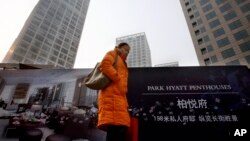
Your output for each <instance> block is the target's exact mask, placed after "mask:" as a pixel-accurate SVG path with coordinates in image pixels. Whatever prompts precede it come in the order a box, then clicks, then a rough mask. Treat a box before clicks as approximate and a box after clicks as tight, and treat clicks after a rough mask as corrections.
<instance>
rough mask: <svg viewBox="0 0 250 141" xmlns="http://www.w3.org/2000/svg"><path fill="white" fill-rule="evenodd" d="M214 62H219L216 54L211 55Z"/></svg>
mask: <svg viewBox="0 0 250 141" xmlns="http://www.w3.org/2000/svg"><path fill="white" fill-rule="evenodd" d="M210 59H211V62H212V63H216V62H218V60H217V57H216V55H214V56H211V57H210Z"/></svg>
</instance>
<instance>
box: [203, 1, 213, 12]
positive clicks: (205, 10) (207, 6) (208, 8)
mask: <svg viewBox="0 0 250 141" xmlns="http://www.w3.org/2000/svg"><path fill="white" fill-rule="evenodd" d="M212 8H213V7H212V5H211V4H210V3H209V4H208V5H206V6H204V7H203V8H202V10H203V12H204V13H206V12H208V11H209V10H211V9H212Z"/></svg>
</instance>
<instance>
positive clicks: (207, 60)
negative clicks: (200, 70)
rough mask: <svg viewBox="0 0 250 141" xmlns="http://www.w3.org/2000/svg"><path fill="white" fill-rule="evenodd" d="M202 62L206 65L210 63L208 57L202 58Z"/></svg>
mask: <svg viewBox="0 0 250 141" xmlns="http://www.w3.org/2000/svg"><path fill="white" fill-rule="evenodd" d="M204 63H205V65H206V66H208V65H210V64H211V62H210V59H209V58H207V59H204Z"/></svg>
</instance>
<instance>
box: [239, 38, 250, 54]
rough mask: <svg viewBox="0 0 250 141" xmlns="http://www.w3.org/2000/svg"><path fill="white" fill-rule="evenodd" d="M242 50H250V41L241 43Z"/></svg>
mask: <svg viewBox="0 0 250 141" xmlns="http://www.w3.org/2000/svg"><path fill="white" fill-rule="evenodd" d="M239 46H240V49H241V51H242V52H246V51H250V41H248V42H245V43H242V44H239Z"/></svg>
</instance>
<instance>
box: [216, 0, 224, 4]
mask: <svg viewBox="0 0 250 141" xmlns="http://www.w3.org/2000/svg"><path fill="white" fill-rule="evenodd" d="M225 1H226V0H215V2H216V4H217V5H220V4H222V3H224V2H225Z"/></svg>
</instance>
